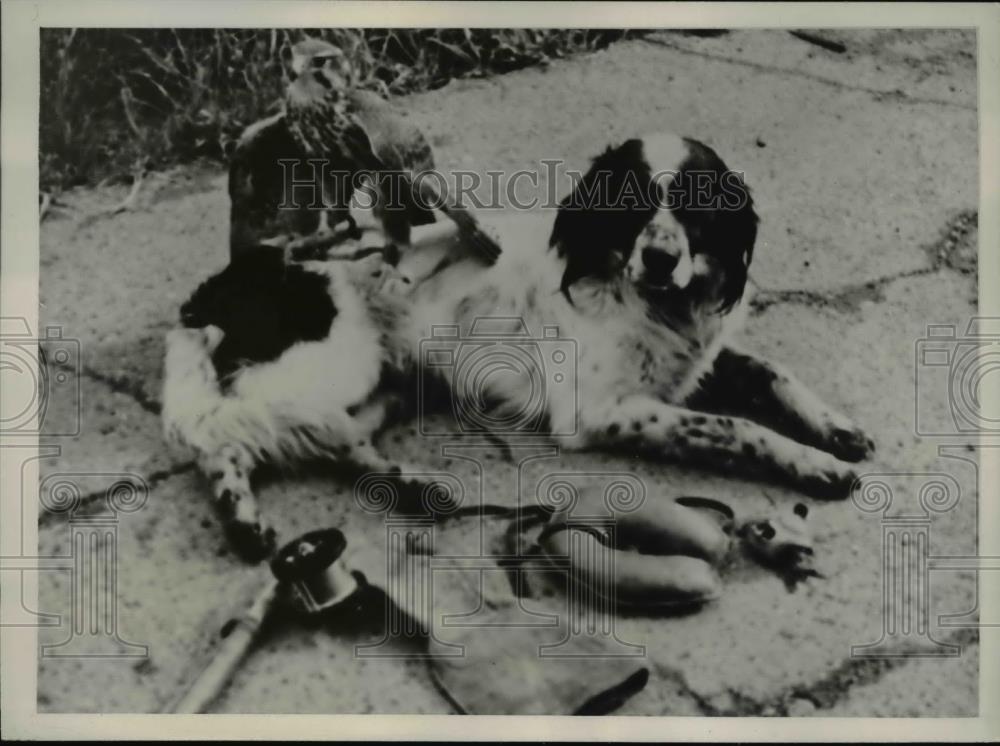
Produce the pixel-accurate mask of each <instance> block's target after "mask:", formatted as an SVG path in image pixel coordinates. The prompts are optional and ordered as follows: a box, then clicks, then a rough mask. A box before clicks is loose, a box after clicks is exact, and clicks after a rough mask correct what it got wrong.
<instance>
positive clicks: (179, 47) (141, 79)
mask: <svg viewBox="0 0 1000 746" xmlns="http://www.w3.org/2000/svg"><path fill="white" fill-rule="evenodd" d="M639 33H641V32H638V31H622V30H613V29H586V30H585V29H323V30H310V29H305V30H291V29H43V30H42V34H41V107H40V122H39V135H40V139H39V143H40V156H39V157H40V164H39V166H40V181H41V188H42V189H43V190H44V191H59V190H60V189H63V188H67V187H70V186H74V185H77V184H84V183H96V182H99V181H101V180H106V179H111V180H118V179H122V178H128V176H129V174H133V173H136V172H137V171H141V170H144V169H147V168H161V167H163V166H167V165H170V164H173V163H178V162H182V161H186V160H191V159H193V158H197V157H208V158H217V159H221V158H224V157H225V155H226V153H227V152H228V147H229V146H230V145H231V143H232V142H233V141H234V139H235V138H237V137H238V136H239V133H240V132H241V131H242V130H243V128H244V127H246V126H247V125H248V124H250V123H252V122H254V121H256V120H257V119H260V118H261V117H263V116H265V115H267V114H268V113H269V112H273V111H276V107H277V106H278V102H279V100H280V96H281V91H282V88H283V86H284V82H285V78H284V69H283V66H282V59H283V54H284V53H286V52H287V50H288V48H289V47H290V45H291V44H294V43H295V42H296V41H298V40H299V39H300V38H302V36H303V35H306V34H308V35H310V36H318V37H323V38H326V39H329V40H330V41H332V42H334V43H335V44H337V45H338V46H339V47H340V48H341V49H343V50H344V51H345V53H346V54H347V55H348V56H349V58H350V59H351V60H352V62H353V63H354V66H355V69H356V71H357V74H358V77H359V84H361V85H363V86H365V87H368V88H372V89H375V90H378V91H380V92H381V93H383V94H385V95H398V94H401V93H407V92H410V91H419V90H426V89H431V88H437V87H440V86H442V85H444V84H445V83H447V82H448V81H449V80H451V79H453V78H456V77H469V76H483V75H488V74H494V73H503V72H508V71H511V70H517V69H520V68H523V67H528V66H531V65H538V64H545V63H546V62H547V61H548V60H550V59H552V58H557V57H562V56H564V55H567V54H571V53H574V52H580V51H588V50H593V49H599V48H601V47H604V46H607V45H608V44H610V43H611V42H613V41H615V40H617V39H620V38H622V37H624V36H628V35H638V34H639Z"/></svg>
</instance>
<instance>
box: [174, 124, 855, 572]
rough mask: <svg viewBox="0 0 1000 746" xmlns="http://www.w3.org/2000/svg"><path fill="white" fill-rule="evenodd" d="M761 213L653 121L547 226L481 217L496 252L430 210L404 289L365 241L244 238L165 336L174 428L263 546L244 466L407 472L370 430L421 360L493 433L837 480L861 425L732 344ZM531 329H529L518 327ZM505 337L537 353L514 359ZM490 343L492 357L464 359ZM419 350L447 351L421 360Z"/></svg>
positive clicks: (818, 486)
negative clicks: (430, 256)
mask: <svg viewBox="0 0 1000 746" xmlns="http://www.w3.org/2000/svg"><path fill="white" fill-rule="evenodd" d="M757 222H758V218H757V215H756V213H755V211H754V209H753V202H752V199H751V198H750V195H749V193H748V191H747V189H746V187H745V186H744V183H743V180H742V178H741V177H740V175H739V174H737V173H736V172H733V171H730V170H729V169H728V168H727V167H726V165H725V164H724V163H723V162H722V160H721V159H720V158H719V157H718V156H717V155H716V154H715V152H714V151H713V150H711V149H710V148H708V147H707V146H705V145H703V144H701V143H699V142H696V141H694V140H690V139H685V138H680V137H676V136H673V135H654V136H650V137H645V138H636V139H630V140H627V141H626V142H624V143H622V144H621V145H618V146H617V147H613V148H610V149H608V150H607V151H606V152H605V153H603V154H602V155H600V156H598V157H597V158H596V159H595V160H594V161H593V163H592V165H591V168H590V170H589V171H588V172H587V173H586V175H585V176H584V177H583V178H582V180H581V181H580V182H579V184H578V185H577V186H576V188H575V189H574V191H573V192H572V193H571V194H570V195H569V196H567V197H566V198H565V199H564V200H563V201H562V202H561V203H560V207H559V211H558V213H557V215H556V218H555V221H554V224H553V225H552V227H551V233H550V234H549V232H548V227H547V226H545V227H543V225H542V224H541V223H540V222H539V221H538V220H534V219H532V218H531V217H529V216H525V215H522V214H513V215H504V216H501V217H500V218H499V219H498V220H495V221H492V228H493V230H494V231H495V232H496V233H497V237H498V239H499V244H500V245H501V247H502V250H503V253H502V254H501V256H500V258H499V259H498V260H497V262H496V263H495V264H493V265H492V266H484V264H483V263H482V261H481V260H478V259H477V258H475V257H474V256H470V255H469V254H468V253H467V252H462V251H461V250H459V251H455V250H454V249H453V245H454V243H455V241H456V238H455V235H454V234H455V233H456V229H454V226H450V227H449V226H448V225H444V226H443V227H442V224H440V223H439V224H435V225H434V226H426V229H427V230H428V231H429V232H428V234H427V236H424V237H422V234H421V232H420V231H421V229H423V228H425V227H420V228H417V229H415V230H414V235H413V240H414V245H415V246H417V247H421V246H422V247H423V248H422V249H421V250H425V251H430V252H433V251H437V252H439V253H441V254H442V256H450V257H451V261H450V263H448V262H447V261H446V262H444V263H443V266H442V267H441V268H440V269H439V270H438V271H437V272H436V274H434V275H432V276H431V277H429V278H427V279H424V280H423V281H422V282H420V283H419V284H417V285H416V287H414V288H413V289H412V290H411V291H409V294H408V295H407V296H406V297H400V295H399V294H398V292H394V293H386V292H384V290H383V289H382V287H383V286H382V282H381V280H380V279H379V280H378V281H376V282H372V279H371V277H372V275H378V276H379V277H381V275H382V273H384V272H385V271H388V269H387V268H385V267H382V268H381V269H380V268H379V267H378V266H377V264H376V263H373V261H372V260H361V263H360V264H358V266H357V267H350V266H349V265H350V264H351V263H350V262H348V263H345V262H343V261H335V262H326V263H323V262H310V263H306V264H303V265H292V266H287V265H286V264H285V263H284V262H283V259H282V258H281V256H280V254H279V253H271V254H268V253H267V252H265V253H263V254H261V255H260V256H258V257H256V258H254V257H253V256H250V257H248V258H245V259H244V260H243V261H242V263H240V264H234V265H233V266H231V267H230V268H228V269H227V270H226V271H225V272H223V273H221V274H220V275H218V276H217V277H215V278H212V279H211V280H209V281H208V282H207V283H205V284H204V285H203V286H202V288H200V289H199V290H198V292H197V293H196V294H195V296H194V297H193V298H192V300H191V301H190V302H189V303H188V304H186V305H185V307H184V311H183V312H182V317H183V318H182V321H183V323H184V325H185V326H186V327H189V328H187V329H182V330H177V331H175V332H171V333H170V335H168V345H167V347H168V349H167V362H166V377H165V394H164V408H163V415H164V420H165V426H166V429H167V433H168V436H169V437H170V439H171V440H172V441H175V442H178V443H181V444H184V445H187V446H193V447H194V449H195V451H196V453H197V457H198V461H199V463H200V464H201V466H202V469H203V470H204V471H205V472H206V473H207V474H208V475H209V476H210V477H211V479H212V482H213V485H214V492H215V494H216V497H217V499H218V500H219V503H220V505H221V506H222V508H223V514H224V516H225V517H226V520H227V525H228V526H229V527H230V528H231V529H232V530H233V531H234V532H235V533H236V535H237V536H238V537H239V538H240V541H241V543H242V544H243V545H244V549H246V551H247V552H248V553H249V554H255V553H257V554H259V553H261V552H263V551H266V550H267V547H268V544H269V541H268V539H269V535H268V531H267V529H263V528H262V527H261V525H260V522H259V517H258V513H257V508H256V503H255V501H254V500H253V494H252V492H251V490H250V485H249V473H250V470H251V469H252V468H253V467H254V466H255V465H256V464H257V463H258V462H259V461H261V460H272V461H278V462H279V463H280V462H286V461H290V460H294V459H297V458H301V457H303V456H317V455H319V456H323V457H329V458H332V459H334V460H338V461H342V462H346V463H348V464H350V465H353V466H355V467H357V468H358V469H359V470H361V471H364V470H371V469H373V470H376V471H382V472H384V471H388V472H396V473H399V472H400V470H401V469H402V467H400V466H398V465H394V464H392V463H390V462H389V461H388V460H387V459H385V458H384V457H382V456H381V455H380V454H379V453H378V451H377V450H376V449H375V448H374V447H373V446H372V442H371V438H372V436H373V435H374V434H375V433H376V432H377V431H378V430H379V429H380V428H381V427H382V426H383V425H384V424H385V422H386V419H387V417H388V416H389V414H390V409H389V408H388V407H387V406H386V405H385V398H384V397H385V396H386V395H392V394H395V395H400V394H402V395H403V396H404V397H409V398H411V399H412V398H413V397H414V396H423V395H424V394H425V393H426V391H425V390H424V389H423V388H419V390H414V389H413V388H412V387H411V385H410V384H400V381H401V380H410V381H412V379H407V378H406V377H405V376H404V377H402V378H401V377H400V376H399V374H401V373H402V374H406V373H407V372H409V371H411V370H414V369H419V370H420V372H421V374H422V375H421V376H419V378H420V380H423V381H426V380H429V379H432V378H437V379H439V380H440V382H442V383H444V384H445V385H446V386H447V387H448V388H449V389H450V395H451V397H452V398H453V400H454V402H456V403H457V405H458V408H459V410H460V411H459V412H458V414H459V416H460V419H461V417H462V416H463V415H468V414H470V413H471V414H476V413H479V414H481V415H483V416H480V417H473V418H471V419H473V420H475V422H476V423H478V424H479V425H482V423H484V422H485V423H487V424H488V423H490V422H495V423H502V424H503V427H501V430H503V429H504V428H505V427H507V425H510V423H516V427H510V428H509V429H508V430H507V431H505V432H500V433H499V434H500V435H501V436H507V437H512V438H516V437H518V435H519V433H521V432H523V430H524V429H525V428H527V429H530V430H532V431H533V434H534V435H536V436H537V435H538V434H547V435H548V436H550V437H551V438H553V439H554V440H556V441H557V442H559V443H560V444H561V445H562V446H563V447H565V448H567V449H571V450H583V449H601V450H614V451H626V452H628V453H631V454H642V455H643V456H646V457H648V458H651V459H673V460H679V461H681V462H684V463H691V464H696V465H699V466H703V467H708V468H715V469H725V470H733V469H736V470H739V471H740V472H742V473H749V474H758V475H760V476H764V477H774V478H778V479H782V480H784V481H787V482H790V483H792V484H793V485H796V486H798V487H799V488H801V489H803V490H805V491H806V492H808V493H810V494H813V495H816V496H821V497H843V496H846V495H847V494H848V492H849V490H850V488H851V485H852V484H853V482H854V480H855V479H856V472H855V470H854V468H853V467H852V466H851V464H850V463H848V462H851V461H858V460H861V459H863V458H865V457H867V456H868V455H870V454H871V452H872V450H873V448H874V446H873V443H872V441H871V439H870V438H868V437H867V436H866V435H865V434H864V433H863V432H862V431H861V430H859V429H858V428H857V427H855V426H854V425H853V424H851V422H850V421H849V420H847V418H845V417H844V416H842V415H840V414H838V413H837V412H835V411H833V410H832V409H831V408H830V407H828V406H826V405H824V404H823V403H822V402H821V401H820V400H819V399H818V398H817V397H816V396H815V395H813V394H812V393H811V392H810V391H809V390H808V389H807V388H805V387H804V386H803V385H802V384H800V383H799V382H797V381H796V380H795V379H794V378H793V377H792V376H791V375H790V374H789V373H787V372H785V371H784V370H782V369H781V368H779V367H778V366H776V365H774V364H772V363H770V362H767V361H764V360H761V359H759V358H756V357H753V356H751V355H749V354H747V353H744V352H740V351H737V350H736V349H735V348H734V347H733V346H731V343H730V339H731V337H732V335H733V332H734V331H735V330H736V329H738V327H739V326H740V324H741V323H742V321H743V318H744V316H745V309H746V304H747V298H746V293H745V292H744V291H745V286H746V283H747V270H748V267H749V265H750V261H751V258H752V256H753V248H754V243H755V240H756V234H757ZM547 234H548V243H549V247H548V248H547V249H546V247H545V239H546V235H547ZM395 287H396V288H397V289H398V287H399V286H398V285H396V286H395ZM484 324H485V327H484ZM441 327H446V328H448V329H449V332H448V334H447V335H445V336H441V335H439V334H438V333H437V332H438V330H439V329H440V328H441ZM484 328H488V332H487V336H488V340H489V342H490V344H488V345H485V346H484V345H479V344H477V341H481V340H482V331H483V329H484ZM546 329H554V330H557V331H556V334H555V336H554V337H553V336H546V333H545V330H546ZM220 330H221V331H220ZM526 335H527V337H528V338H531V339H534V340H536V342H535V343H534V344H533V345H525V344H524V343H525V341H526ZM557 340H558V344H556V341H557ZM547 342H550V343H552V344H553V345H554V346H558V347H560V349H559V350H558V351H556V352H557V353H561V354H562V356H563V358H562V359H561V360H559V362H558V365H557V366H556V367H557V368H558V372H557V373H553V372H552V371H551V370H546V366H548V365H550V363H551V361H547V360H546V359H543V358H544V357H545V354H546V353H545V343H547ZM505 348H508V349H509V348H517V349H518V350H522V351H523V350H525V349H528V348H532V349H534V350H535V351H536V352H537V351H539V350H541V355H535V356H534V357H531V356H530V355H529V363H530V362H531V361H534V363H537V365H532V364H527V365H524V364H521V365H510V364H507V362H509V357H510V356H509V355H506V354H504V350H505ZM483 349H487V350H493V351H496V352H497V354H499V356H500V357H499V358H498V361H499V363H498V364H497V365H495V366H490V365H489V364H488V363H489V361H488V360H487V361H485V362H486V364H483V360H481V359H480V360H479V361H478V362H476V361H472V362H471V363H470V364H468V365H463V364H462V363H463V361H464V362H469V358H468V354H469V351H470V350H471V351H472V352H473V354H475V355H481V354H482V350H483ZM429 350H430V351H431V352H433V353H434V356H435V359H436V360H441V359H443V358H442V355H441V353H447V355H445V356H444V357H445V358H448V359H450V361H451V364H444V365H441V364H436V365H430V364H428V363H429V360H428V359H427V354H426V353H428V351H429ZM554 354H555V353H554ZM567 356H569V357H570V359H566V358H567ZM522 362H523V360H522ZM219 373H222V374H223V375H224V376H225V377H226V378H228V379H229V380H230V381H231V384H230V385H229V387H228V390H226V389H224V388H220V386H219V382H218V380H217V375H218V374H219ZM386 373H391V374H392V375H389V376H387V375H386ZM400 386H403V387H404V388H403V389H400V388H399V387H400ZM394 388H395V390H393V389H394ZM485 410H488V411H485ZM526 412H527V413H529V414H531V416H529V417H523V416H521V415H522V414H524V413H526ZM720 412H721V413H720ZM536 415H537V416H536ZM417 486H418V487H419V486H420V485H417ZM421 488H422V487H421Z"/></svg>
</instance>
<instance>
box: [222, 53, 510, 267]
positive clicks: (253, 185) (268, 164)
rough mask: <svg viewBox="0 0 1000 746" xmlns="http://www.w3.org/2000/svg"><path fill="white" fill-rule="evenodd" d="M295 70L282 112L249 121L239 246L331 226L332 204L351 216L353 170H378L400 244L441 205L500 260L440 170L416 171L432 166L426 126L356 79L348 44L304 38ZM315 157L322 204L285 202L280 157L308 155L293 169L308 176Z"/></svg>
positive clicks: (236, 164) (484, 252)
mask: <svg viewBox="0 0 1000 746" xmlns="http://www.w3.org/2000/svg"><path fill="white" fill-rule="evenodd" d="M288 76H289V84H288V87H287V89H286V93H285V101H284V111H283V112H282V113H280V114H277V115H275V116H273V117H270V118H269V119H265V120H263V121H261V122H258V123H256V124H254V125H251V126H250V127H248V128H247V130H246V132H244V134H243V136H242V137H241V138H240V142H239V143H238V144H237V147H236V150H235V152H234V154H233V158H232V162H231V165H230V174H229V193H230V198H231V201H232V214H231V231H230V250H231V253H232V254H236V253H239V252H240V251H242V250H245V249H246V248H249V247H252V246H254V245H256V244H257V243H259V240H260V239H261V238H262V237H266V236H267V235H274V234H275V233H282V232H293V233H298V234H300V235H305V234H309V233H313V232H316V231H320V232H324V233H325V232H327V231H329V229H330V226H331V221H330V213H332V215H333V218H334V219H333V221H332V224H333V225H335V224H336V223H338V222H340V221H341V220H345V219H346V220H349V219H350V218H349V215H348V211H347V208H348V205H349V203H350V200H351V197H352V196H353V193H354V189H355V187H356V186H357V184H356V183H355V179H354V178H353V176H354V175H355V174H358V173H360V172H370V173H372V174H374V175H375V181H376V185H377V188H378V191H379V198H378V203H379V204H378V205H376V214H377V215H378V217H379V219H380V221H381V223H382V227H383V230H384V232H385V234H386V235H387V236H388V238H389V239H390V241H391V242H392V243H393V244H394V245H395V247H396V248H397V249H398V250H401V251H404V252H405V250H406V247H407V245H408V244H409V237H410V227H411V226H412V225H421V224H425V223H432V222H434V220H435V218H434V213H433V211H432V210H431V209H430V207H434V208H437V209H440V210H441V211H442V212H444V213H445V215H447V216H448V217H449V218H450V219H451V220H453V221H454V222H455V223H456V225H457V226H458V228H459V230H460V232H461V233H462V235H463V240H464V242H465V244H466V245H468V246H470V247H471V248H472V249H473V250H475V251H476V252H477V253H479V254H480V255H481V256H482V257H483V258H484V259H486V260H487V261H489V262H491V263H492V262H493V261H495V260H496V257H497V256H499V254H500V248H499V246H497V244H496V243H495V242H494V241H493V240H492V239H491V238H489V237H488V236H487V235H486V234H485V233H483V232H482V230H480V228H479V225H478V223H477V221H476V219H475V218H474V217H473V216H472V214H471V213H469V212H468V211H466V210H465V208H463V207H462V206H461V205H459V204H457V203H456V202H454V201H452V200H451V199H450V198H449V197H448V196H447V195H445V194H440V193H439V192H438V184H436V183H435V180H434V179H430V178H419V179H418V178H416V177H417V176H418V175H419V174H421V173H423V172H427V171H433V169H434V155H433V152H432V151H431V147H430V144H429V143H428V142H427V139H426V138H425V137H424V135H423V133H422V132H420V130H419V129H418V128H417V127H416V126H415V125H413V124H411V123H410V122H408V121H406V120H405V119H404V118H402V117H401V116H399V115H398V114H397V113H396V112H395V111H394V110H393V108H392V107H391V106H390V105H389V104H388V103H387V102H386V101H384V100H382V99H381V98H380V97H379V96H377V95H376V94H374V93H371V92H369V91H364V90H359V89H356V88H354V87H353V85H352V83H351V81H352V78H353V75H352V71H351V66H350V63H349V62H348V60H347V59H346V57H345V55H344V53H343V52H342V51H341V50H340V49H338V48H337V47H336V46H334V45H333V44H330V43H328V42H325V41H322V40H319V39H306V40H305V41H302V42H299V43H298V44H296V45H295V46H294V47H293V48H292V50H291V60H290V66H289V70H288ZM313 159H315V160H317V161H319V162H320V163H321V164H322V173H323V176H320V177H319V178H318V180H317V181H318V183H317V186H321V187H322V188H321V189H320V190H319V191H320V192H321V194H320V195H318V196H319V199H320V200H321V201H322V207H320V205H317V204H314V205H312V208H313V209H309V207H310V206H309V205H304V204H303V205H301V206H300V207H298V208H297V209H280V208H279V205H280V204H282V201H283V198H284V188H285V186H286V182H285V180H286V179H287V176H288V175H287V174H286V173H285V170H284V167H283V166H282V165H281V163H280V162H279V161H281V160H285V161H292V162H296V163H299V164H301V165H300V166H299V167H298V173H297V175H296V176H295V179H296V180H297V181H300V182H301V181H303V180H304V179H306V178H308V177H309V176H310V175H311V174H313V173H314V172H313V171H312V170H311V166H310V164H309V161H310V160H313ZM286 167H287V166H286ZM315 173H316V174H317V175H318V174H319V173H320V165H319V164H317V171H316V172H315ZM438 181H440V180H438ZM316 208H319V209H318V210H317V209H316ZM269 232H270V233H269Z"/></svg>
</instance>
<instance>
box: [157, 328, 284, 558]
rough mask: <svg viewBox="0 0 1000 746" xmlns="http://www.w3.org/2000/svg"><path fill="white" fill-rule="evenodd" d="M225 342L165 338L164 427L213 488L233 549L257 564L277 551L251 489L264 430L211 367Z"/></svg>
mask: <svg viewBox="0 0 1000 746" xmlns="http://www.w3.org/2000/svg"><path fill="white" fill-rule="evenodd" d="M221 340H222V332H221V331H220V330H219V329H216V328H215V327H206V328H205V329H176V330H173V331H171V332H169V333H168V334H167V341H166V346H167V355H166V366H165V371H164V384H163V411H162V418H163V427H164V433H165V435H166V438H167V441H168V442H169V443H170V444H171V445H172V446H174V447H177V448H180V449H183V450H186V451H188V452H189V453H192V454H193V456H194V459H195V461H196V463H197V464H198V467H199V469H200V470H201V471H202V473H203V474H204V475H205V476H206V477H207V478H208V480H209V482H210V483H211V488H212V494H213V496H214V498H215V504H216V508H217V510H218V513H219V515H220V517H221V520H222V523H223V526H224V528H225V530H226V533H227V534H228V536H229V538H230V541H231V542H232V544H233V546H234V548H235V549H236V550H237V551H238V552H239V553H240V554H241V555H242V556H244V557H245V558H246V559H249V560H258V559H261V558H262V557H264V556H266V555H267V554H269V553H270V551H271V549H272V548H273V546H274V531H273V530H271V529H268V528H264V527H263V526H262V525H261V522H260V516H259V511H258V508H257V499H256V497H255V496H254V494H253V491H252V489H251V488H250V473H251V472H252V471H253V468H254V466H255V465H256V458H255V456H254V452H255V449H259V444H258V443H253V441H254V440H255V439H254V434H255V433H257V432H259V431H260V430H261V428H260V427H259V425H255V423H254V420H253V418H251V417H247V416H245V414H246V407H245V406H243V403H242V402H240V401H239V400H237V399H233V398H230V397H226V396H223V394H222V393H221V391H220V389H219V383H218V380H217V379H216V376H215V368H214V367H213V366H212V358H211V355H212V351H213V350H214V349H215V347H217V346H218V344H219V342H220V341H221Z"/></svg>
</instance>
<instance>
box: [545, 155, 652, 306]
mask: <svg viewBox="0 0 1000 746" xmlns="http://www.w3.org/2000/svg"><path fill="white" fill-rule="evenodd" d="M660 200H661V195H660V192H659V187H658V186H657V185H656V184H655V183H654V181H653V174H652V169H651V168H650V166H649V164H648V163H647V162H646V159H645V156H644V155H643V147H642V141H641V140H636V139H632V140H627V141H625V142H624V143H622V144H621V145H619V146H618V147H615V148H608V149H607V150H606V151H605V152H604V153H602V154H601V155H599V156H598V157H597V158H595V159H594V160H593V163H592V164H591V166H590V169H589V170H588V171H587V173H586V174H584V175H583V177H582V178H581V179H580V181H579V183H578V184H577V185H576V187H575V188H574V189H573V191H572V192H571V193H570V194H569V195H568V196H566V197H564V198H563V200H562V201H561V202H560V203H559V211H558V213H557V214H556V219H555V222H554V223H553V226H552V234H551V236H550V237H549V246H550V247H552V248H554V249H556V251H557V252H558V253H559V256H560V257H563V258H564V259H565V260H566V269H565V271H564V272H563V277H562V283H561V286H560V290H562V292H563V294H564V295H566V297H567V298H569V288H570V286H571V285H572V284H573V283H574V282H576V281H577V280H580V279H582V278H584V277H609V276H611V275H612V274H613V273H614V272H616V271H619V270H620V269H621V267H622V265H623V263H624V262H627V261H628V258H629V256H630V255H631V253H632V249H633V247H634V246H635V241H636V239H637V238H638V237H639V233H640V232H641V231H642V229H643V227H644V226H645V225H646V224H647V223H648V222H649V221H650V220H651V219H652V217H653V214H654V213H655V212H656V209H657V206H658V204H660Z"/></svg>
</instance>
